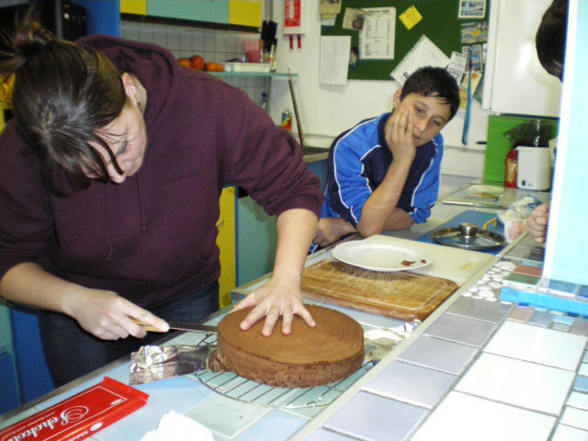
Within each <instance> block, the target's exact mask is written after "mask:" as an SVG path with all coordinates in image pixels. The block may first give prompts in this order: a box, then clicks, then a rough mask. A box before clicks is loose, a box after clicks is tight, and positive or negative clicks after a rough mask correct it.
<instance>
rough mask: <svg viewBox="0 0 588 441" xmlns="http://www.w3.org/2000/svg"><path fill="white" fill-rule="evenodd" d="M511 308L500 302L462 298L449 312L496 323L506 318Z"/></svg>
mask: <svg viewBox="0 0 588 441" xmlns="http://www.w3.org/2000/svg"><path fill="white" fill-rule="evenodd" d="M511 308H512V307H511V306H508V305H503V304H502V303H499V302H485V301H481V300H476V299H472V298H469V297H461V298H459V300H457V301H456V302H455V303H454V304H453V305H451V307H450V308H449V309H448V310H447V312H449V313H451V314H456V315H462V316H465V317H472V318H476V319H480V320H486V321H489V322H494V323H496V322H499V321H501V320H502V319H503V318H504V317H506V316H507V315H508V313H509V312H510V310H511Z"/></svg>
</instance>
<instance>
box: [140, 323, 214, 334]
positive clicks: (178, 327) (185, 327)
mask: <svg viewBox="0 0 588 441" xmlns="http://www.w3.org/2000/svg"><path fill="white" fill-rule="evenodd" d="M135 323H137V324H138V325H141V326H143V329H145V331H147V332H159V333H162V334H163V331H160V330H159V329H157V328H155V327H153V326H151V325H149V324H147V323H144V322H142V321H140V320H135ZM167 323H168V325H169V329H170V330H172V329H173V330H175V331H188V332H191V331H199V332H207V333H209V334H216V332H217V327H216V326H209V325H200V324H198V323H186V322H176V321H168V322H167Z"/></svg>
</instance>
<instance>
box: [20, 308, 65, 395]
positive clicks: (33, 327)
mask: <svg viewBox="0 0 588 441" xmlns="http://www.w3.org/2000/svg"><path fill="white" fill-rule="evenodd" d="M10 319H11V324H12V350H13V354H14V360H15V363H16V371H17V373H18V386H19V390H20V399H21V404H25V403H27V402H29V401H31V400H33V399H35V398H38V397H40V396H41V395H45V394H46V393H48V392H51V391H52V390H53V389H55V384H54V383H53V379H52V378H51V374H50V373H49V368H48V367H47V362H46V361H45V354H44V353H43V345H42V343H41V332H40V331H39V322H38V319H37V314H36V313H35V312H34V311H30V312H29V311H28V310H25V309H22V310H21V309H16V308H11V310H10Z"/></svg>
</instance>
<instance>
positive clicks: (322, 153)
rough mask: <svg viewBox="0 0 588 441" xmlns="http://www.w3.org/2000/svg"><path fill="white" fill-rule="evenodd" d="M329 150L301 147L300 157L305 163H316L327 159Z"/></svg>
mask: <svg viewBox="0 0 588 441" xmlns="http://www.w3.org/2000/svg"><path fill="white" fill-rule="evenodd" d="M328 155H329V149H328V148H326V147H308V146H307V147H302V156H303V158H304V160H305V161H306V162H309V163H312V162H318V161H323V160H325V159H327V156H328Z"/></svg>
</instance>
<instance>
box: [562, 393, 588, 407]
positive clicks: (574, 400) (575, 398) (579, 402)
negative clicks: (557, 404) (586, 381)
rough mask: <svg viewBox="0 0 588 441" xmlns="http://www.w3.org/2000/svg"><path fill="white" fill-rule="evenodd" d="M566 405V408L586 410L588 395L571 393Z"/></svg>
mask: <svg viewBox="0 0 588 441" xmlns="http://www.w3.org/2000/svg"><path fill="white" fill-rule="evenodd" d="M566 404H567V405H568V406H572V407H577V408H579V409H584V410H588V394H585V393H582V392H576V391H572V393H571V394H570V397H569V398H568V402H567V403H566Z"/></svg>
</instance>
